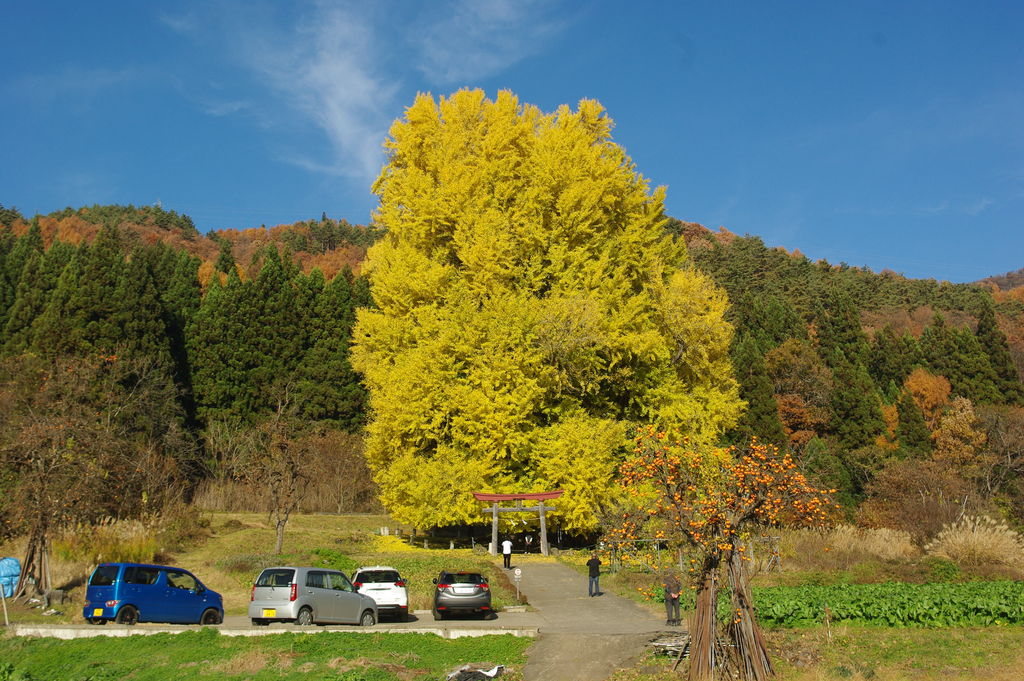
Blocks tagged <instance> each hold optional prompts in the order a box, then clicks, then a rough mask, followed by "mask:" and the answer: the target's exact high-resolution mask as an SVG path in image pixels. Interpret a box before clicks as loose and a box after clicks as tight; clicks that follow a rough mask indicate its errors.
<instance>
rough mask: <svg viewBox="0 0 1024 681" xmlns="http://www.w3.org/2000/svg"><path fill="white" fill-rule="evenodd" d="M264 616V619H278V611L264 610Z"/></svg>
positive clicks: (272, 609)
mask: <svg viewBox="0 0 1024 681" xmlns="http://www.w3.org/2000/svg"><path fill="white" fill-rule="evenodd" d="M263 616H264V617H277V610H275V609H274V608H264V609H263Z"/></svg>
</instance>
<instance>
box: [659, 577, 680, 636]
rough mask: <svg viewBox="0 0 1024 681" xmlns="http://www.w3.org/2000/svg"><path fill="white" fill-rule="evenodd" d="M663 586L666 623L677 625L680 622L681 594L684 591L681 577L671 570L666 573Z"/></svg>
mask: <svg viewBox="0 0 1024 681" xmlns="http://www.w3.org/2000/svg"><path fill="white" fill-rule="evenodd" d="M663 586H664V588H665V618H666V619H665V624H668V625H670V626H677V625H678V624H679V595H680V594H681V593H682V592H683V587H682V585H681V584H680V583H679V578H678V577H676V576H675V575H674V574H673V573H671V572H666V573H665V579H664V584H663Z"/></svg>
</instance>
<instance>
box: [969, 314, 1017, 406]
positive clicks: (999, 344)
mask: <svg viewBox="0 0 1024 681" xmlns="http://www.w3.org/2000/svg"><path fill="white" fill-rule="evenodd" d="M975 337H976V338H977V339H978V344H979V345H980V346H981V348H982V350H984V351H985V354H986V355H988V361H989V364H990V365H991V366H992V369H993V370H994V371H995V373H996V379H997V381H998V383H997V387H998V389H999V392H1000V393H1002V401H1003V402H1005V403H1007V404H1018V405H1024V385H1022V384H1021V378H1020V374H1019V373H1018V372H1017V366H1016V365H1015V364H1014V363H1013V357H1011V356H1010V348H1009V346H1008V345H1007V343H1006V334H1004V333H1003V330H1002V329H1000V328H999V322H998V321H997V320H996V311H995V308H994V307H993V306H992V304H991V303H990V302H988V301H986V304H985V305H982V307H981V312H980V313H979V314H978V330H977V332H976V333H975Z"/></svg>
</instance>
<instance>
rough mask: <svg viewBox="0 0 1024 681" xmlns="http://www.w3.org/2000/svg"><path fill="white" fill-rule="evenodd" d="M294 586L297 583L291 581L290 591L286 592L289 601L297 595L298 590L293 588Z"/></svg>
mask: <svg viewBox="0 0 1024 681" xmlns="http://www.w3.org/2000/svg"><path fill="white" fill-rule="evenodd" d="M296 586H297V585H296V584H295V582H292V588H291V592H290V593H289V594H288V600H289V601H294V600H295V598H296V597H297V596H298V591H297V589H296V588H295V587H296Z"/></svg>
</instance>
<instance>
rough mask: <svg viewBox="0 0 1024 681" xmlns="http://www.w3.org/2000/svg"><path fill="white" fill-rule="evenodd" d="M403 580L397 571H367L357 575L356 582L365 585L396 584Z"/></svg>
mask: <svg viewBox="0 0 1024 681" xmlns="http://www.w3.org/2000/svg"><path fill="white" fill-rule="evenodd" d="M401 579H402V578H401V577H399V576H398V573H397V572H396V571H395V570H366V571H364V572H360V573H359V574H357V575H356V581H357V582H362V583H363V584H381V583H385V582H387V583H394V582H398V581H401Z"/></svg>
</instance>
